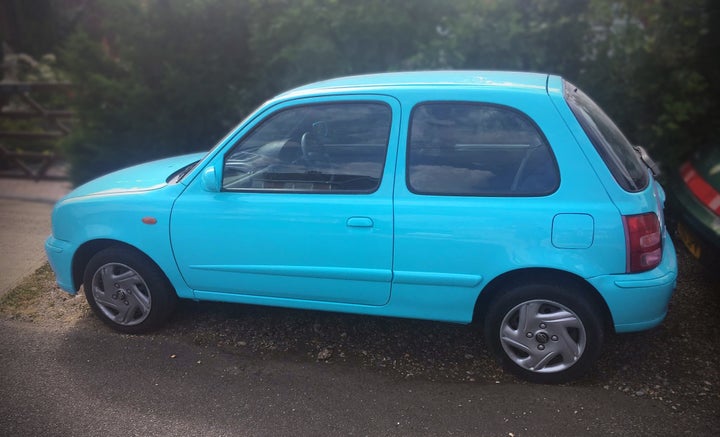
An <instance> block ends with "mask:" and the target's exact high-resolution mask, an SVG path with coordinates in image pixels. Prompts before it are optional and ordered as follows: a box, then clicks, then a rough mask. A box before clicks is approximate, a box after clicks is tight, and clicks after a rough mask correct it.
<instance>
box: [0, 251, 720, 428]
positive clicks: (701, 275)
mask: <svg viewBox="0 0 720 437" xmlns="http://www.w3.org/2000/svg"><path fill="white" fill-rule="evenodd" d="M678 251H679V253H678V257H679V260H678V261H679V263H680V277H679V282H678V289H677V291H676V293H675V294H674V296H673V299H672V301H671V304H670V311H669V314H668V317H667V319H666V320H665V322H664V323H663V324H662V325H661V326H660V327H658V328H655V329H653V330H650V331H646V332H641V333H635V334H625V335H617V336H610V337H609V338H608V339H607V343H606V345H605V348H604V351H603V354H602V356H601V359H600V361H599V363H598V364H597V365H596V367H595V369H594V370H593V372H592V373H591V374H589V375H588V376H587V377H586V378H585V379H583V380H581V381H578V382H575V383H572V384H569V385H568V387H569V388H572V387H576V388H577V389H578V390H590V391H592V392H593V393H597V394H598V396H602V393H603V392H612V394H613V395H617V394H622V395H623V396H626V397H627V398H628V399H632V398H643V399H646V400H653V401H654V403H656V404H659V405H661V406H662V409H663V410H666V412H667V416H668V420H673V421H675V420H676V421H681V422H682V423H686V424H694V425H693V428H688V432H691V433H692V434H693V435H712V433H713V432H714V431H713V430H716V429H717V428H718V426H720V419H718V416H719V415H720V393H719V390H718V389H719V387H720V370H719V367H720V366H719V365H720V362H719V361H720V360H719V359H718V356H719V355H718V352H719V349H720V342H718V338H720V287H719V286H718V283H719V282H718V278H717V277H716V276H714V275H711V273H710V272H708V271H707V270H704V269H703V268H702V267H701V266H699V265H698V264H697V263H696V262H695V260H694V259H692V258H690V257H689V256H688V254H687V253H686V252H685V251H684V250H683V249H682V248H681V247H678ZM52 281H53V278H52V275H51V273H50V272H49V270H48V269H47V268H45V269H41V270H40V271H39V272H38V273H37V274H36V275H34V276H33V277H31V278H29V279H28V281H26V283H25V284H24V285H23V286H21V287H25V288H26V289H28V290H29V291H28V293H29V294H31V295H32V294H33V290H31V289H33V288H34V289H35V291H38V290H39V291H41V293H35V295H34V297H32V298H30V299H25V300H23V298H18V299H17V301H13V302H10V303H8V301H7V300H6V302H5V303H4V305H3V308H2V312H3V317H4V318H6V319H11V320H12V319H15V320H20V321H31V322H32V323H34V324H39V325H41V326H42V327H43V329H49V330H62V329H66V328H65V327H66V326H67V325H68V324H70V325H75V324H80V325H82V326H85V327H88V328H90V329H97V330H101V331H102V330H107V332H108V335H110V334H111V333H110V331H109V329H108V328H105V327H104V326H103V325H102V324H101V323H100V322H99V321H97V320H96V319H95V318H94V317H93V316H91V315H90V314H89V310H88V307H87V304H86V303H85V301H84V299H82V298H69V297H68V296H67V295H65V294H64V293H63V292H61V291H59V290H58V289H57V288H56V287H54V285H53V283H52ZM48 290H49V292H47V291H48ZM16 291H17V290H16ZM11 296H12V293H11ZM154 336H155V337H160V338H162V337H165V338H168V339H172V340H174V341H175V340H179V341H181V342H184V343H186V344H192V345H195V346H201V347H203V348H207V349H208V350H214V351H218V352H222V353H225V354H230V355H236V356H238V357H252V358H253V359H259V360H271V361H273V362H277V361H283V362H288V363H289V362H294V363H305V364H308V365H311V364H312V365H318V364H319V365H323V366H337V367H336V368H344V367H345V368H347V367H351V368H354V369H355V370H360V371H363V372H370V373H379V374H382V375H383V376H384V377H390V378H392V379H396V380H414V381H436V382H449V383H463V384H473V383H477V384H478V385H480V384H511V385H529V384H526V383H523V382H520V381H518V380H516V379H515V378H513V377H512V376H509V375H506V374H504V373H503V372H502V370H501V369H500V368H499V366H497V365H496V363H495V362H494V361H493V360H491V359H490V358H488V354H487V351H486V349H485V346H484V345H483V342H482V334H481V333H480V332H479V329H478V328H477V327H475V326H462V325H451V324H444V323H434V322H427V321H416V320H404V319H391V318H377V317H366V316H356V315H346V314H335V313H324V312H314V311H299V310H287V309H278V308H263V307H253V306H246V305H232V304H215V303H194V302H183V303H182V304H181V305H180V307H179V310H178V312H177V314H176V315H175V316H174V317H173V319H172V320H171V322H170V323H169V325H168V326H167V327H165V328H164V329H163V330H162V331H160V332H158V333H156V334H154ZM608 394H610V393H608Z"/></svg>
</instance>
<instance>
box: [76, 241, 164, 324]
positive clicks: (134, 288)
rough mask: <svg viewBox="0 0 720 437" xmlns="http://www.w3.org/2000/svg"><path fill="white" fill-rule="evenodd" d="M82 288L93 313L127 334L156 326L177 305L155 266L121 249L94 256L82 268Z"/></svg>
mask: <svg viewBox="0 0 720 437" xmlns="http://www.w3.org/2000/svg"><path fill="white" fill-rule="evenodd" d="M83 287H84V289H85V297H86V298H87V301H88V304H90V307H91V308H92V309H93V311H94V312H95V314H97V316H98V317H99V318H100V319H101V320H102V321H103V322H104V323H106V324H107V325H109V326H110V327H112V328H113V329H115V330H117V331H120V332H124V333H127V334H140V333H144V332H148V331H150V330H153V329H155V328H157V327H159V326H160V325H162V324H163V323H164V322H165V321H166V320H167V319H168V318H169V317H170V315H171V314H172V312H173V310H174V309H175V305H176V303H177V295H176V294H175V290H174V289H173V288H172V286H171V285H170V282H169V281H168V279H167V278H166V277H165V275H164V274H163V272H162V271H161V270H160V269H159V268H158V267H157V266H156V265H155V263H154V262H152V261H151V260H150V259H149V258H148V257H147V256H145V255H144V254H142V253H140V252H138V251H136V250H133V249H131V248H128V247H124V246H113V247H109V248H107V249H104V250H102V251H100V252H98V253H97V254H95V255H94V256H93V257H92V258H91V259H90V261H89V262H88V264H87V266H86V268H85V274H84V277H83Z"/></svg>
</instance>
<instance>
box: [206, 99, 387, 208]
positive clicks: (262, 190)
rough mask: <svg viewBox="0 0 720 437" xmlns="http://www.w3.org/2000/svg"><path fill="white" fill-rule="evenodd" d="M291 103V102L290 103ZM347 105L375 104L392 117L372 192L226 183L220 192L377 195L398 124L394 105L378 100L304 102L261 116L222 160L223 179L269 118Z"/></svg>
mask: <svg viewBox="0 0 720 437" xmlns="http://www.w3.org/2000/svg"><path fill="white" fill-rule="evenodd" d="M288 103H290V102H288ZM347 104H366V105H367V104H375V105H382V106H384V107H385V108H387V109H388V110H389V115H390V123H389V124H388V131H387V136H386V143H385V153H384V156H383V160H382V163H381V168H380V177H379V179H378V183H377V185H376V186H375V188H374V189H372V190H334V191H333V190H292V189H285V188H277V189H268V188H226V187H225V183H224V182H221V187H220V192H227V193H263V194H318V195H343V194H349V195H370V194H373V193H376V192H377V191H378V190H379V189H380V187H381V186H382V183H383V180H384V179H383V176H384V174H385V169H386V167H387V160H388V152H389V150H390V140H391V139H392V138H391V137H392V132H393V123H395V122H396V118H395V117H396V114H395V112H394V111H393V107H392V105H390V104H389V103H388V102H386V101H383V100H377V99H368V100H364V99H342V100H325V101H314V102H303V103H299V104H289V105H282V106H281V107H279V108H274V110H272V111H270V112H269V113H267V114H264V115H261V116H260V119H259V120H258V121H257V122H256V123H255V125H254V126H253V127H252V128H251V129H250V130H249V131H247V132H246V133H245V134H244V135H242V136H241V137H240V138H238V139H237V140H235V142H233V144H232V145H231V146H230V147H229V148H228V150H227V152H225V154H224V155H223V159H222V166H223V167H222V168H223V178H224V172H225V165H226V164H227V159H228V157H229V156H230V155H232V153H233V152H234V151H235V149H236V147H238V145H239V144H240V143H242V142H243V141H244V140H245V139H247V138H248V137H250V136H251V135H253V134H254V133H255V132H256V131H257V129H259V128H260V127H261V126H263V124H264V122H265V121H266V120H268V119H269V118H272V117H275V116H276V115H278V114H280V113H281V112H284V111H289V110H295V109H300V108H304V107H313V106H330V105H347ZM223 178H221V180H222V179H223Z"/></svg>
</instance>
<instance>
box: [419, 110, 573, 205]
mask: <svg viewBox="0 0 720 437" xmlns="http://www.w3.org/2000/svg"><path fill="white" fill-rule="evenodd" d="M433 104H462V105H466V106H478V107H490V108H496V109H501V110H506V111H508V112H513V113H515V114H517V115H518V116H519V117H521V118H523V119H525V120H526V121H527V122H529V124H530V125H531V126H532V127H533V128H535V130H536V131H537V133H538V134H539V136H540V137H541V138H542V140H543V141H544V142H545V145H546V146H547V149H548V152H549V153H550V158H551V159H552V162H553V167H554V170H555V174H556V175H557V182H556V184H555V186H554V187H553V188H552V189H551V190H549V191H547V192H541V193H533V194H526V193H513V192H507V193H501V192H498V193H477V194H469V193H441V192H437V193H435V192H433V193H426V192H423V191H420V190H416V189H414V188H413V186H412V184H411V183H410V150H411V148H410V141H411V140H412V128H413V123H414V122H415V111H416V110H417V109H418V108H419V107H420V106H423V105H433ZM407 132H408V134H407V142H406V144H405V187H406V188H407V190H408V191H409V192H411V193H413V194H416V195H419V196H443V197H486V198H502V197H515V198H525V197H547V196H550V195H552V194H554V193H556V192H557V191H558V190H559V189H560V184H561V182H562V175H561V174H560V166H559V165H558V162H557V157H556V156H555V151H554V150H553V148H552V146H551V145H550V141H548V139H547V136H546V135H545V132H543V130H542V129H540V126H539V125H538V124H537V123H536V122H535V120H533V118H532V117H530V116H529V115H528V114H526V113H525V112H523V111H521V110H519V109H517V108H515V107H512V106H508V105H504V104H500V103H493V102H482V101H472V100H425V101H421V102H418V103H416V104H415V105H414V106H413V108H412V110H411V111H410V119H409V122H408V130H407Z"/></svg>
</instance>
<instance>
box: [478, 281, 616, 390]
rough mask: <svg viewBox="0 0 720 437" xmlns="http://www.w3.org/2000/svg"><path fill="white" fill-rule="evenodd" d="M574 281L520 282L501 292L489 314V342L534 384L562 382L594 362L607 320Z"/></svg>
mask: <svg viewBox="0 0 720 437" xmlns="http://www.w3.org/2000/svg"><path fill="white" fill-rule="evenodd" d="M584 292H585V290H583V289H582V287H577V286H576V285H574V284H567V285H564V286H563V285H546V284H535V285H521V286H517V287H514V288H512V289H510V290H508V291H507V292H505V293H503V294H502V295H500V296H498V298H496V299H495V301H494V302H493V303H492V304H491V305H490V307H489V308H488V313H487V316H486V317H485V340H486V342H487V344H488V347H489V348H490V350H491V351H492V352H493V353H494V355H495V356H496V357H497V358H498V359H499V360H500V361H501V362H502V363H503V365H504V366H505V368H506V369H508V370H509V371H510V372H512V373H514V374H516V375H517V376H519V377H521V378H523V379H526V380H528V381H531V382H538V383H562V382H567V381H570V380H573V379H576V378H578V377H580V376H581V375H582V374H584V373H585V372H587V370H588V369H589V368H590V367H591V366H592V365H593V363H594V361H595V360H596V358H597V356H598V355H599V353H600V349H601V347H602V343H603V337H604V332H603V323H602V319H601V317H600V316H599V315H598V313H597V311H596V310H595V309H593V308H592V305H591V304H590V302H589V301H588V299H587V298H586V296H585V295H584V294H583V293H584Z"/></svg>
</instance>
